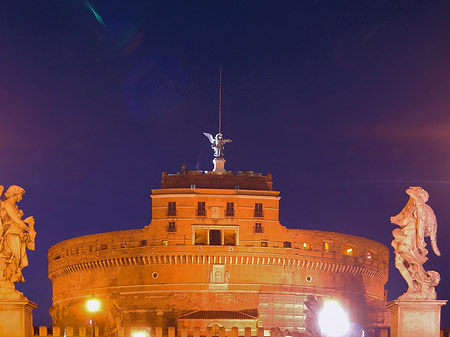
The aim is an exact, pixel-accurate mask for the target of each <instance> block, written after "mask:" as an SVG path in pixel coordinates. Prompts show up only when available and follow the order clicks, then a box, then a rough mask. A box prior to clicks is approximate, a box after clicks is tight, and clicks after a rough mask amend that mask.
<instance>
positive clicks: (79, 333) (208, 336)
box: [33, 326, 450, 337]
mask: <svg viewBox="0 0 450 337" xmlns="http://www.w3.org/2000/svg"><path fill="white" fill-rule="evenodd" d="M449 330H450V329H449V328H442V329H441V336H445V337H447V336H449ZM137 332H144V333H147V336H149V337H150V336H151V337H176V336H179V337H213V336H217V337H268V336H270V337H306V333H304V332H293V333H290V332H288V331H285V332H282V331H281V330H280V329H278V328H271V329H265V328H262V327H259V328H257V329H252V328H250V327H246V328H245V329H244V330H243V331H239V329H238V328H237V327H233V328H231V329H228V330H227V329H225V328H224V327H221V328H219V331H218V333H217V332H216V333H215V334H213V331H212V329H211V328H207V330H206V331H201V330H200V327H194V329H188V328H187V327H182V328H181V329H179V331H178V333H177V329H176V328H175V327H169V328H168V329H167V331H166V333H163V328H162V327H156V328H154V329H151V328H137V327H136V328H131V329H130V330H129V331H127V333H125V329H124V328H120V330H119V331H118V333H117V337H133V334H134V333H137ZM95 335H96V336H98V337H102V336H105V331H104V329H99V328H98V327H96V328H95ZM37 336H54V337H56V336H58V337H62V336H65V337H90V336H92V328H87V327H77V328H74V327H71V326H68V327H65V328H60V327H56V326H54V327H53V328H50V329H48V328H47V327H46V326H40V327H35V328H34V334H33V337H37ZM365 336H367V337H388V336H389V329H388V328H374V329H368V330H367V331H366V335H365Z"/></svg>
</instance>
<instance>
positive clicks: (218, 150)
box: [203, 132, 231, 158]
mask: <svg viewBox="0 0 450 337" xmlns="http://www.w3.org/2000/svg"><path fill="white" fill-rule="evenodd" d="M203 134H204V135H205V136H206V137H207V138H208V139H209V142H210V143H211V148H212V149H213V150H214V157H216V158H223V157H224V152H223V146H224V144H225V143H231V139H223V136H222V134H221V133H218V134H217V135H216V137H213V136H212V134H210V133H208V132H203Z"/></svg>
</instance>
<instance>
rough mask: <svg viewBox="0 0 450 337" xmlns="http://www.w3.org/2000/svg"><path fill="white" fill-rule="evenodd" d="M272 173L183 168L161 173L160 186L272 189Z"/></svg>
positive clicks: (164, 187)
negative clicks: (173, 171) (264, 174)
mask: <svg viewBox="0 0 450 337" xmlns="http://www.w3.org/2000/svg"><path fill="white" fill-rule="evenodd" d="M272 186H273V181H272V174H271V173H267V176H263V175H262V174H261V173H254V172H253V171H238V172H237V173H234V172H231V171H226V172H224V173H222V174H217V173H216V172H202V171H188V170H183V171H181V172H178V173H176V174H167V172H163V173H162V179H161V188H163V189H166V188H214V189H233V190H235V189H242V190H260V191H272Z"/></svg>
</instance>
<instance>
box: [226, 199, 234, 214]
mask: <svg viewBox="0 0 450 337" xmlns="http://www.w3.org/2000/svg"><path fill="white" fill-rule="evenodd" d="M225 216H234V202H227V208H226V210H225Z"/></svg>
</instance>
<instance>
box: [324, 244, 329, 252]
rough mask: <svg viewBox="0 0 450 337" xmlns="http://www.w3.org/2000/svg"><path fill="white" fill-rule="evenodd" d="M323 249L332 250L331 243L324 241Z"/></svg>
mask: <svg viewBox="0 0 450 337" xmlns="http://www.w3.org/2000/svg"><path fill="white" fill-rule="evenodd" d="M323 250H324V251H326V252H329V251H330V243H329V242H324V243H323Z"/></svg>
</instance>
